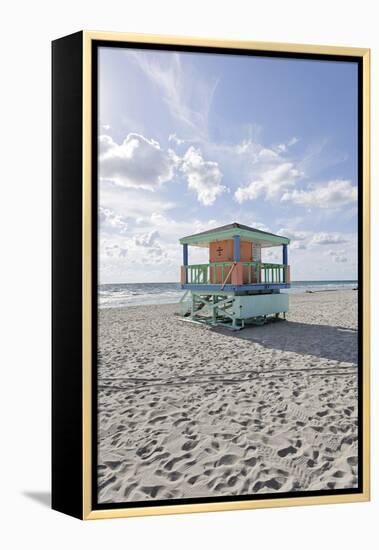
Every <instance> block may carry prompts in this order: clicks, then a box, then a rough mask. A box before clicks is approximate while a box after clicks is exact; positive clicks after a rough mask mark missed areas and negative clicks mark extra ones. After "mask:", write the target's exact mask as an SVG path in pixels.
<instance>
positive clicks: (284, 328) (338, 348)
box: [214, 321, 358, 364]
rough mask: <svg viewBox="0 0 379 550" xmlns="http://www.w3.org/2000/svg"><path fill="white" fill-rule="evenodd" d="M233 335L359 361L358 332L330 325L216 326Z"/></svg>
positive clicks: (269, 345) (284, 348) (283, 348)
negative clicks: (227, 327) (235, 327)
mask: <svg viewBox="0 0 379 550" xmlns="http://www.w3.org/2000/svg"><path fill="white" fill-rule="evenodd" d="M214 330H215V331H216V332H220V333H222V334H224V335H227V336H230V337H231V338H241V339H242V340H249V341H251V342H255V343H258V344H260V345H262V346H264V347H266V348H270V349H276V350H278V351H292V352H294V353H300V354H302V355H313V356H316V357H321V358H323V359H330V360H333V361H340V362H347V363H354V364H357V363H358V331H357V330H356V329H347V328H343V327H332V326H328V325H312V324H307V323H296V322H293V321H277V322H272V323H268V324H266V325H263V326H249V327H246V328H245V329H243V330H241V331H237V332H232V331H230V330H228V329H226V328H223V327H218V328H216V329H214Z"/></svg>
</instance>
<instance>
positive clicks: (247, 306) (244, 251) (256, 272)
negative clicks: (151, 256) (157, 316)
mask: <svg viewBox="0 0 379 550" xmlns="http://www.w3.org/2000/svg"><path fill="white" fill-rule="evenodd" d="M179 242H180V244H181V245H182V246H183V265H182V266H181V278H180V281H181V288H182V289H184V290H186V291H187V292H186V293H185V294H184V296H183V298H182V300H181V303H180V304H181V311H180V314H181V315H182V316H183V317H186V318H187V320H191V321H193V322H197V323H206V324H210V325H213V326H217V325H225V326H227V327H229V328H231V329H233V330H239V329H241V328H244V326H245V323H248V322H252V323H258V324H261V323H264V322H265V321H266V320H267V319H268V318H269V317H272V316H274V317H277V318H278V317H279V315H280V314H281V313H282V314H283V317H284V318H285V314H286V312H287V311H288V294H286V293H281V292H280V290H281V289H284V288H289V287H290V266H289V265H288V248H287V247H288V245H289V243H290V240H289V239H287V238H286V237H282V236H280V235H274V234H273V233H268V232H266V231H261V230H260V229H254V228H253V227H248V226H246V225H242V224H239V223H232V224H229V225H223V226H222V227H217V228H216V229H211V230H209V231H203V232H202V233H197V234H195V235H190V236H188V237H183V238H182V239H180V241H179ZM190 246H200V247H205V248H208V249H209V263H207V264H194V265H190V264H189V263H188V258H189V254H188V248H189V247H190ZM274 246H281V247H282V258H283V261H282V263H281V264H274V263H263V262H262V248H267V247H274Z"/></svg>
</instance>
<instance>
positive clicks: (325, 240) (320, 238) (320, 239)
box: [311, 233, 348, 245]
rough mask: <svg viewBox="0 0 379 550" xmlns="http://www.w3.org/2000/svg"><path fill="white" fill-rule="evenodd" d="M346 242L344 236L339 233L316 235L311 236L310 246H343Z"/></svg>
mask: <svg viewBox="0 0 379 550" xmlns="http://www.w3.org/2000/svg"><path fill="white" fill-rule="evenodd" d="M347 242H348V240H347V239H346V237H345V236H344V235H341V234H339V233H316V235H314V236H313V238H312V241H311V244H320V245H331V244H343V243H347Z"/></svg>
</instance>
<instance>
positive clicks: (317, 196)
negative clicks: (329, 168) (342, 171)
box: [281, 180, 358, 208]
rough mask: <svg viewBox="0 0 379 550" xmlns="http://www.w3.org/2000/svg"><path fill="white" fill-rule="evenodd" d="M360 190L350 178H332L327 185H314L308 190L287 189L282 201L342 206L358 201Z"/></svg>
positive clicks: (313, 205) (308, 205) (320, 206)
mask: <svg viewBox="0 0 379 550" xmlns="http://www.w3.org/2000/svg"><path fill="white" fill-rule="evenodd" d="M357 196H358V190H357V187H355V186H354V185H353V184H352V182H351V181H350V180H332V181H329V182H328V183H327V184H326V185H317V186H316V185H313V186H311V187H309V188H308V189H306V190H299V189H293V190H292V191H286V193H284V195H283V196H282V199H281V200H282V201H291V202H293V203H295V204H299V205H301V206H307V207H310V208H312V207H316V208H341V207H342V206H347V205H349V204H352V203H355V202H356V201H357Z"/></svg>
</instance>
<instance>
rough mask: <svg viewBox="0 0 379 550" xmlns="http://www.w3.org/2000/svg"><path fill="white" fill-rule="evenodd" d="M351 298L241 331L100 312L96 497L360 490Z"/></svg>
mask: <svg viewBox="0 0 379 550" xmlns="http://www.w3.org/2000/svg"><path fill="white" fill-rule="evenodd" d="M357 295H358V292H357V291H354V290H351V289H346V290H337V291H330V292H314V293H306V292H303V293H298V294H291V295H290V310H289V313H288V314H287V320H286V321H277V322H271V323H268V324H266V325H263V326H251V327H248V328H245V329H244V330H241V331H238V332H232V331H229V330H228V329H226V328H220V327H219V328H209V327H205V326H199V325H195V324H192V323H189V322H185V321H182V320H180V318H179V317H178V316H177V315H175V311H176V306H175V305H174V304H168V305H166V304H165V305H163V304H159V305H144V306H135V307H120V308H117V307H114V308H108V309H107V308H105V309H101V310H99V331H98V332H99V334H98V338H99V341H98V411H99V417H98V438H99V446H98V487H99V492H98V499H99V502H100V503H117V502H125V501H126V502H141V501H154V500H166V499H182V498H204V497H208V498H209V497H225V496H230V495H235V496H238V495H255V494H263V493H278V492H297V491H299V492H301V491H318V490H330V489H351V488H355V487H357V483H358V478H357V476H358V471H357V463H358V449H357V440H358V433H357V415H358V410H357V382H358V378H357V349H358V336H357V321H358V313H357Z"/></svg>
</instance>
